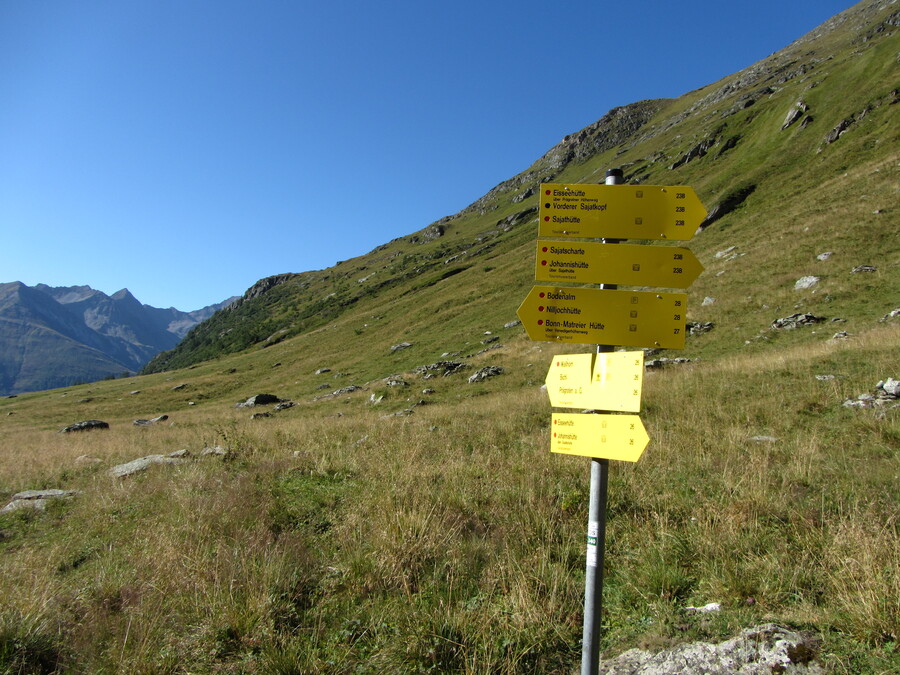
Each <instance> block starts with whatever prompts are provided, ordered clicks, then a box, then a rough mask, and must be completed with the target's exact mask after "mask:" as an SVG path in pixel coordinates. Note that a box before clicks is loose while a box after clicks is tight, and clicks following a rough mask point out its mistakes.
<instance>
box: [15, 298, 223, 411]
mask: <svg viewBox="0 0 900 675" xmlns="http://www.w3.org/2000/svg"><path fill="white" fill-rule="evenodd" d="M232 300H233V299H232ZM226 302H230V300H229V301H226ZM216 309H218V305H216V306H213V307H205V308H203V309H200V310H195V311H194V312H190V313H188V312H181V311H179V310H177V309H174V308H171V307H170V308H169V309H157V308H156V307H151V306H149V305H144V304H142V303H141V302H140V301H139V300H138V299H137V298H135V297H134V295H132V293H131V291H129V290H128V289H127V288H123V289H121V290H120V291H117V292H116V293H114V294H113V295H111V296H108V295H106V294H105V293H103V292H102V291H98V290H96V289H93V288H91V287H90V286H49V285H47V284H37V285H36V286H33V287H32V286H27V285H25V284H23V283H22V282H18V281H15V282H10V283H2V284H0V395H6V394H17V393H23V392H27V391H36V390H40V389H50V388H53V387H63V386H68V385H71V384H74V383H77V382H91V381H95V380H99V379H103V378H105V377H109V376H119V375H121V374H122V373H124V372H137V371H138V370H140V369H141V367H143V365H144V364H146V363H147V362H148V361H149V360H150V359H151V358H152V357H153V356H155V355H156V354H158V353H159V352H161V351H165V350H167V349H172V348H173V347H174V346H175V345H177V344H178V342H179V341H180V340H181V338H183V337H184V335H185V334H186V333H187V332H188V331H189V330H190V329H191V328H193V327H194V326H196V325H197V324H198V323H200V322H201V321H203V320H204V319H206V318H207V317H209V316H211V315H212V314H213V313H214V312H215V310H216Z"/></svg>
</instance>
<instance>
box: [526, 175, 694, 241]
mask: <svg viewBox="0 0 900 675" xmlns="http://www.w3.org/2000/svg"><path fill="white" fill-rule="evenodd" d="M539 217H540V227H539V229H538V236H539V237H557V238H558V237H580V238H583V239H599V238H606V239H675V240H679V241H685V240H687V239H690V238H691V237H693V236H694V233H695V232H696V231H697V227H698V226H699V225H700V223H702V222H703V219H704V218H705V217H706V209H705V208H704V206H703V204H702V203H701V202H700V200H699V199H698V198H697V194H696V193H695V192H694V189H693V188H691V187H689V186H687V185H593V184H563V183H542V184H541V194H540V208H539Z"/></svg>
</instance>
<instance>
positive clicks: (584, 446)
mask: <svg viewBox="0 0 900 675" xmlns="http://www.w3.org/2000/svg"><path fill="white" fill-rule="evenodd" d="M551 417H552V420H551V424H550V452H559V453H563V454H566V455H580V456H582V457H601V458H604V459H618V460H622V461H625V462H636V461H638V459H640V456H641V454H642V453H643V452H644V448H646V447H647V444H648V443H649V442H650V437H649V436H648V435H647V430H646V429H645V428H644V424H643V422H641V418H640V417H638V416H637V415H580V414H578V413H553V414H552V415H551Z"/></svg>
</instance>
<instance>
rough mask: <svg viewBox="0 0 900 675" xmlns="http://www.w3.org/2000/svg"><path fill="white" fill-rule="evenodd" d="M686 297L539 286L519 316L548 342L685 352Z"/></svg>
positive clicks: (535, 337)
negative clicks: (652, 348)
mask: <svg viewBox="0 0 900 675" xmlns="http://www.w3.org/2000/svg"><path fill="white" fill-rule="evenodd" d="M686 311H687V294H686V293H654V292H650V291H618V290H615V291H614V290H609V289H598V288H562V287H559V286H534V287H533V288H532V289H531V292H529V293H528V296H527V297H526V298H525V300H524V301H523V302H522V304H521V305H520V306H519V309H518V311H517V314H518V316H519V320H520V321H521V322H522V325H523V326H524V327H525V331H526V332H527V333H528V337H529V338H531V339H532V340H543V341H547V342H572V343H578V344H591V343H594V344H605V345H622V346H626V347H662V348H666V349H684V330H685V312H686Z"/></svg>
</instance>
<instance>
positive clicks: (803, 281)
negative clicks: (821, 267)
mask: <svg viewBox="0 0 900 675" xmlns="http://www.w3.org/2000/svg"><path fill="white" fill-rule="evenodd" d="M820 281H821V279H820V278H819V277H814V276H808V277H800V278H799V279H797V281H796V283H795V284H794V290H796V291H802V290H803V289H805V288H812V287H813V286H815V285H816V284H817V283H819V282H820Z"/></svg>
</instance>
